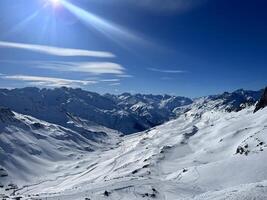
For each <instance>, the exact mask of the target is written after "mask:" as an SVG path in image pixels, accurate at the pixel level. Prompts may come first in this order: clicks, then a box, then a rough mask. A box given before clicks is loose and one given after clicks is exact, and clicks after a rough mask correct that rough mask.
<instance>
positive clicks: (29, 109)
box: [0, 87, 192, 134]
mask: <svg viewBox="0 0 267 200" xmlns="http://www.w3.org/2000/svg"><path fill="white" fill-rule="evenodd" d="M190 103H192V101H191V100H190V99H189V98H182V97H172V96H160V95H159V96H153V95H130V96H129V97H128V96H126V95H125V94H124V95H119V96H112V95H99V94H97V93H93V92H88V91H84V90H81V89H71V88H65V87H63V88H57V89H38V88H23V89H13V90H6V89H2V90H0V106H3V107H7V108H10V109H12V110H14V111H16V112H18V113H22V114H25V115H30V116H33V117H36V118H38V119H42V120H45V121H48V122H50V123H55V124H59V125H62V126H67V127H68V124H67V122H68V118H69V117H68V115H69V114H71V115H73V116H77V117H80V118H83V119H86V120H88V121H91V122H94V123H96V124H100V125H103V126H106V127H109V128H112V129H115V130H119V131H121V132H123V133H125V134H129V133H134V132H138V131H143V130H146V129H148V128H151V127H153V126H155V125H159V124H162V123H163V122H166V121H168V120H169V119H170V118H172V117H174V113H173V112H172V111H173V109H174V108H176V107H179V106H181V105H188V104H190Z"/></svg>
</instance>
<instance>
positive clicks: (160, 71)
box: [147, 68, 186, 74]
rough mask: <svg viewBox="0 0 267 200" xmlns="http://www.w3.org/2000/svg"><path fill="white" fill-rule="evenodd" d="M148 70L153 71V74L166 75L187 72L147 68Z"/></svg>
mask: <svg viewBox="0 0 267 200" xmlns="http://www.w3.org/2000/svg"><path fill="white" fill-rule="evenodd" d="M147 70H149V71H152V72H159V73H166V74H181V73H186V71H183V70H172V69H158V68H147Z"/></svg>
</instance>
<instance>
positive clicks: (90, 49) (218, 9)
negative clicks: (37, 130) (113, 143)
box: [0, 0, 267, 97]
mask: <svg viewBox="0 0 267 200" xmlns="http://www.w3.org/2000/svg"><path fill="white" fill-rule="evenodd" d="M266 7H267V2H266V0H255V1H251V0H147V1H135V0H75V1H74V0H1V2H0V28H1V32H0V87H2V88H14V87H25V86H38V87H59V86H69V87H82V88H84V89H87V90H90V91H96V92H100V93H105V92H109V93H122V92H132V93H154V94H164V93H167V94H175V95H183V96H190V97H197V96H203V95H208V94H215V93H221V92H223V91H232V90H235V89H239V88H245V89H260V88H263V87H264V86H266V85H267V79H266V74H267V67H266V64H267V56H266V54H267V37H266V35H267V12H266Z"/></svg>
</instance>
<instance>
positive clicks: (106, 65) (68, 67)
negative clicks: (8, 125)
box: [0, 60, 132, 78]
mask: <svg viewBox="0 0 267 200" xmlns="http://www.w3.org/2000/svg"><path fill="white" fill-rule="evenodd" d="M0 63H9V64H14V65H21V64H23V65H25V66H28V67H32V68H39V69H48V70H53V71H58V72H82V73H89V74H93V75H101V74H112V75H116V77H118V78H127V77H132V76H131V75H128V74H125V72H126V69H125V68H124V67H123V66H121V65H120V64H117V63H113V62H64V61H16V60H0Z"/></svg>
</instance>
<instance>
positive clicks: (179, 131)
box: [0, 89, 267, 200]
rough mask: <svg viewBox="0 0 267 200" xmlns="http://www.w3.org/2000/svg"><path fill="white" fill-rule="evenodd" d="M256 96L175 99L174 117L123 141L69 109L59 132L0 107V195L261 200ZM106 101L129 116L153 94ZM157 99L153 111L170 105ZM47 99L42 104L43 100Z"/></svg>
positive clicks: (263, 146) (264, 118)
mask: <svg viewBox="0 0 267 200" xmlns="http://www.w3.org/2000/svg"><path fill="white" fill-rule="evenodd" d="M30 90H32V89H30ZM64 90H66V89H64ZM68 90H69V89H68ZM68 90H67V91H68ZM7 91H10V90H7ZM19 91H21V90H19ZM44 91H47V90H44ZM48 91H49V92H54V91H56V90H48ZM60 91H62V89H60ZM39 92H40V90H38V93H39ZM42 92H43V91H42ZM16 93H17V92H16ZM261 93H262V91H258V92H250V91H244V90H238V91H236V92H234V93H224V94H222V95H216V96H209V97H203V98H198V99H195V100H194V101H193V102H191V103H190V104H187V103H185V101H186V100H185V99H184V100H182V99H180V100H179V101H180V102H181V103H180V105H179V106H177V107H175V106H174V107H172V106H170V107H172V108H170V110H173V111H172V112H173V113H175V114H177V118H176V119H173V120H171V121H169V122H167V123H164V124H162V125H160V126H156V127H154V128H151V129H149V130H146V131H143V132H139V133H135V134H131V135H128V136H124V137H120V135H121V133H119V132H118V131H116V130H115V131H114V130H112V129H108V128H106V127H103V126H100V125H99V123H95V122H94V121H91V120H88V118H83V117H82V115H77V112H76V113H75V114H74V113H73V112H69V110H68V112H65V111H64V113H65V114H66V118H67V120H66V121H64V123H63V125H64V124H67V125H68V126H65V127H64V126H62V125H56V124H53V123H49V122H46V121H43V120H39V119H36V118H34V117H31V116H27V115H23V114H18V113H17V112H18V111H17V110H16V111H17V112H13V111H11V110H10V109H6V108H1V109H0V158H1V160H0V165H1V166H0V197H1V194H3V195H2V196H6V197H2V198H6V199H8V198H15V197H16V198H19V197H22V199H50V200H56V199H57V200H59V199H61V200H63V199H64V200H73V199H75V200H82V199H83V200H85V199H87V200H88V199H93V200H95V199H111V200H112V199H114V200H115V199H116V200H117V199H125V200H126V199H127V200H132V199H160V200H161V199H162V200H163V199H167V200H177V199H179V200H180V199H181V200H191V199H192V200H209V199H210V200H213V199H215V200H222V199H233V200H243V199H257V200H264V199H267V171H266V167H267V163H266V162H265V160H266V159H267V154H266V150H267V108H264V106H262V107H261V110H258V111H257V112H256V113H254V108H255V106H254V104H255V102H256V101H257V100H258V99H259V98H260V94H261ZM64 94H65V93H64ZM1 95H5V94H1ZM65 95H66V94H65ZM67 95H68V96H69V95H70V94H67ZM6 96H9V97H10V95H9V94H8V93H6ZM24 96H25V94H22V95H21V96H19V97H20V98H23V97H24ZM60 96H61V95H60ZM63 96H64V95H63ZM107 96H108V97H107ZM263 96H265V95H263ZM104 97H105V98H104V99H106V100H107V101H111V102H113V103H114V104H113V105H114V106H117V107H119V108H120V109H121V110H123V111H124V112H127V113H131V112H130V111H129V110H131V109H133V108H132V107H133V106H134V107H138V106H137V105H138V104H140V102H143V103H144V104H146V105H149V104H153V103H155V102H156V100H153V101H152V100H151V99H153V98H157V97H155V96H150V97H149V96H147V95H143V96H142V95H141V96H139V95H136V96H134V95H129V94H122V95H119V96H113V95H105V96H104ZM163 97H164V96H162V97H158V99H161V100H157V102H160V103H158V104H156V103H155V107H158V108H160V105H162V106H163V107H165V106H166V104H168V103H167V102H171V100H170V99H171V98H166V99H167V100H166V99H165V100H163V99H164V98H163ZM24 98H25V99H27V100H29V99H31V98H30V97H24ZM47 98H48V97H47V96H44V97H42V99H41V100H40V101H41V102H42V103H44V102H47V100H48V99H47ZM162 98H163V99H162ZM172 98H173V99H174V97H172ZM25 99H23V101H20V100H19V101H18V102H25V101H26V100H25ZM43 99H45V101H44V100H43ZM137 99H138V100H137ZM144 99H145V100H144ZM262 99H263V98H262ZM35 100H36V99H35V98H34V100H33V99H31V102H35ZM10 101H12V99H10ZM54 101H55V100H54V99H51V102H54ZM151 101H152V102H153V103H152V102H151ZM174 101H175V100H174ZM51 102H50V103H49V104H52V103H51ZM60 102H61V101H60ZM149 102H150V103H149ZM163 102H165V103H166V104H164V103H163ZM170 104H172V103H170ZM31 105H33V104H31ZM34 105H38V104H34ZM41 105H43V104H41ZM45 105H46V104H45ZM56 105H57V104H56ZM63 105H64V106H65V104H63ZM153 105H154V104H153ZM17 106H18V107H19V106H22V105H21V103H18V105H17ZM23 106H26V104H25V105H23ZM105 106H108V105H105ZM27 108H29V107H27ZM64 108H65V107H64ZM67 108H69V107H67ZM35 109H36V107H32V109H31V110H30V111H32V110H35ZM38 109H39V107H38ZM50 109H51V108H49V109H48V110H46V111H47V112H48V111H49V110H50ZM166 109H167V108H166ZM55 110H56V109H55ZM134 111H136V110H135V109H133V110H132V112H134ZM57 112H58V111H57ZM57 112H55V113H57ZM79 112H80V111H79ZM140 113H142V112H140ZM48 115H50V114H49V113H48ZM140 115H141V114H140ZM40 116H45V115H40Z"/></svg>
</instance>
